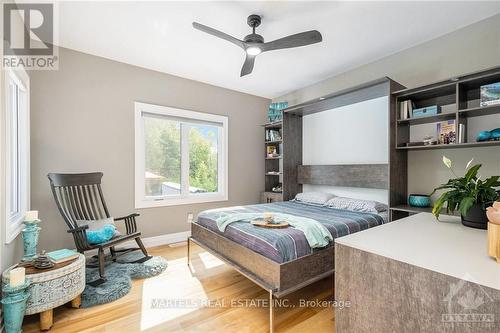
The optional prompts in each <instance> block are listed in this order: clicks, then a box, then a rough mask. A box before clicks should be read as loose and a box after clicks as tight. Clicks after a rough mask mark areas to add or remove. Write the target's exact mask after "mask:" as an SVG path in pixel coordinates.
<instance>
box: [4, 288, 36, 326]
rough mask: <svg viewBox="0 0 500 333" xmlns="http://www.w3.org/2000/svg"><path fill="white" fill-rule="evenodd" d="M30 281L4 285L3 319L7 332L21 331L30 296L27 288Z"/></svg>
mask: <svg viewBox="0 0 500 333" xmlns="http://www.w3.org/2000/svg"><path fill="white" fill-rule="evenodd" d="M29 285H30V283H29V282H26V283H25V284H23V285H21V286H18V287H10V286H9V285H6V286H4V287H3V298H2V308H3V317H4V318H3V320H4V327H5V332H6V333H21V332H22V326H23V319H24V313H25V312H26V301H27V300H28V297H29V292H27V288H28V287H29Z"/></svg>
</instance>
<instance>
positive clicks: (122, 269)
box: [81, 252, 167, 308]
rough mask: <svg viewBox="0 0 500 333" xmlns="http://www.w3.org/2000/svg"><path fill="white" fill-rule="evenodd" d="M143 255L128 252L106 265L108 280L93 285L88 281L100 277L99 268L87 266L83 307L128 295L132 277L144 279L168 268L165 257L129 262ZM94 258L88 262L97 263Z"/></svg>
mask: <svg viewBox="0 0 500 333" xmlns="http://www.w3.org/2000/svg"><path fill="white" fill-rule="evenodd" d="M142 257H143V254H142V253H140V252H133V253H128V254H126V255H124V256H122V257H120V258H118V259H117V262H113V263H111V264H108V265H107V266H106V270H105V272H106V278H107V281H106V282H104V283H103V284H101V285H99V286H97V287H92V286H91V285H89V284H88V283H90V282H92V281H95V280H97V279H98V278H99V269H98V268H89V267H87V268H86V271H85V275H86V277H85V279H86V281H87V285H86V287H85V290H84V291H83V293H82V305H81V307H82V308H88V307H91V306H95V305H99V304H105V303H109V302H113V301H115V300H117V299H119V298H121V297H123V296H125V295H127V294H128V293H129V291H130V289H131V288H132V279H144V278H148V277H152V276H156V275H159V274H161V273H162V272H163V271H164V270H165V269H166V268H167V260H166V259H165V258H163V257H152V258H151V259H149V260H148V261H146V262H143V263H135V264H134V263H128V262H131V261H135V260H137V259H140V258H142ZM96 262H97V260H96V259H94V258H92V259H89V260H88V263H96Z"/></svg>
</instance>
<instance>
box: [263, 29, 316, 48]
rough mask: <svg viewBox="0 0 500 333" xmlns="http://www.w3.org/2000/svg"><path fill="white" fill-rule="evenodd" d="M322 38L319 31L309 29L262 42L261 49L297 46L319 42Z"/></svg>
mask: <svg viewBox="0 0 500 333" xmlns="http://www.w3.org/2000/svg"><path fill="white" fill-rule="evenodd" d="M322 40H323V37H322V36H321V33H320V32H319V31H317V30H311V31H306V32H301V33H298V34H295V35H290V36H287V37H283V38H280V39H276V40H273V41H272V42H268V43H264V44H263V45H262V47H261V49H262V51H272V50H280V49H288V48H291V47H299V46H305V45H310V44H315V43H319V42H321V41H322Z"/></svg>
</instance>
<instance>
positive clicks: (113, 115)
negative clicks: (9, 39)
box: [31, 48, 270, 249]
mask: <svg viewBox="0 0 500 333" xmlns="http://www.w3.org/2000/svg"><path fill="white" fill-rule="evenodd" d="M59 51H60V53H59V56H60V64H59V70H58V71H37V72H32V73H31V178H32V183H31V184H32V185H31V190H32V194H31V204H32V207H33V208H34V209H38V210H39V211H40V218H41V219H42V220H43V223H42V225H41V227H42V233H41V246H40V248H42V249H43V248H44V249H53V248H57V247H63V246H65V247H71V246H73V245H72V239H71V237H70V236H68V235H67V234H66V227H65V225H64V222H63V220H62V218H61V217H60V215H59V213H58V211H57V209H56V206H55V204H54V200H53V198H52V195H51V193H50V188H49V183H48V180H47V177H46V175H47V173H48V172H87V171H98V170H99V171H103V172H104V178H103V186H104V195H105V197H106V200H107V204H108V207H109V208H110V210H111V214H112V215H113V216H121V215H125V214H128V213H131V212H133V211H134V101H141V102H146V103H152V104H159V105H166V106H172V107H178V108H183V109H189V110H194V111H200V112H208V113H213V114H220V115H226V116H228V117H229V152H228V154H229V201H227V202H218V203H210V204H196V205H182V206H173V207H162V208H149V209H140V210H138V212H139V213H140V214H141V217H140V218H139V226H140V230H141V231H142V232H143V236H144V237H150V236H159V235H163V234H170V233H177V232H182V231H187V230H189V225H188V224H187V222H186V217H187V213H188V212H193V213H195V214H196V213H198V212H200V211H202V210H205V209H209V208H215V207H220V206H228V205H240V204H251V203H256V202H258V200H259V192H260V191H262V190H263V189H264V177H263V173H264V154H263V129H262V128H261V127H260V126H259V125H260V124H262V123H264V122H265V121H266V114H267V107H268V103H269V102H270V101H269V100H267V99H264V98H261V97H255V96H252V95H248V94H243V93H239V92H235V91H232V90H228V89H223V88H219V87H215V86H211V85H207V84H203V83H200V82H196V81H191V80H187V79H183V78H179V77H175V76H172V75H167V74H163V73H159V72H155V71H150V70H146V69H143V68H139V67H135V66H130V65H127V64H123V63H119V62H115V61H111V60H107V59H104V58H100V57H96V56H92V55H88V54H83V53H80V52H76V51H73V50H68V49H63V48H61V49H60V50H59Z"/></svg>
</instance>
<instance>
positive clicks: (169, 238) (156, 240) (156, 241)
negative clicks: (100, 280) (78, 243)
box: [85, 231, 191, 257]
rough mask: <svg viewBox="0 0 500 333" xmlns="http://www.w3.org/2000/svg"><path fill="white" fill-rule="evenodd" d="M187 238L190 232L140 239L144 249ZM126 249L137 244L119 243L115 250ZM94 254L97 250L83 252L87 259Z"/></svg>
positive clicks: (183, 240)
mask: <svg viewBox="0 0 500 333" xmlns="http://www.w3.org/2000/svg"><path fill="white" fill-rule="evenodd" d="M189 236H191V231H183V232H177V233H173V234H165V235H160V236H153V237H141V239H142V243H143V244H144V246H145V247H154V246H161V245H169V244H174V243H180V242H185V241H186V240H187V238H188V237H189ZM127 247H137V243H136V242H135V240H130V241H127V242H124V243H121V244H120V245H118V246H117V247H116V248H117V249H121V248H127ZM96 254H97V250H91V251H86V252H85V255H86V256H87V257H89V256H93V255H96Z"/></svg>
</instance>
